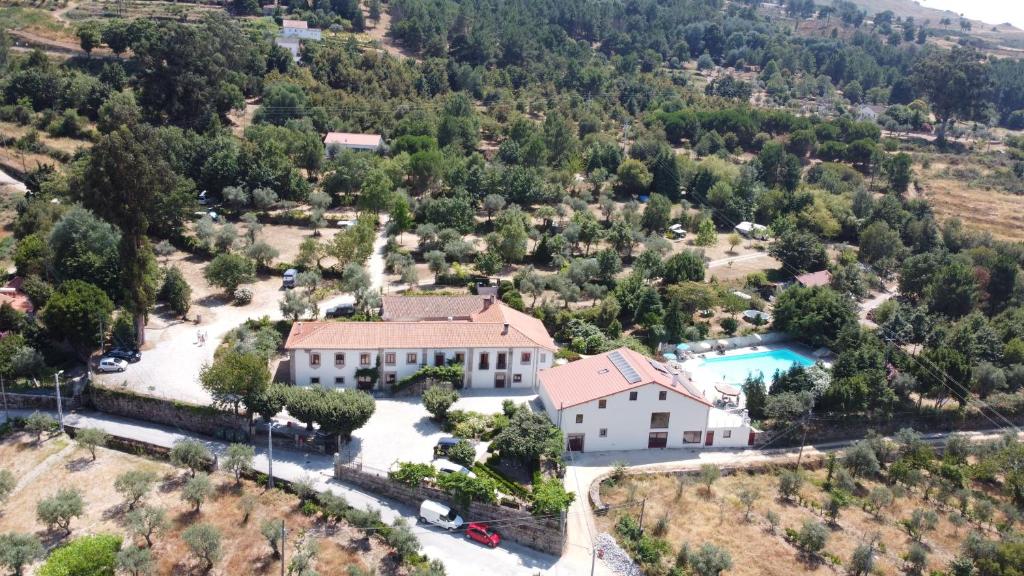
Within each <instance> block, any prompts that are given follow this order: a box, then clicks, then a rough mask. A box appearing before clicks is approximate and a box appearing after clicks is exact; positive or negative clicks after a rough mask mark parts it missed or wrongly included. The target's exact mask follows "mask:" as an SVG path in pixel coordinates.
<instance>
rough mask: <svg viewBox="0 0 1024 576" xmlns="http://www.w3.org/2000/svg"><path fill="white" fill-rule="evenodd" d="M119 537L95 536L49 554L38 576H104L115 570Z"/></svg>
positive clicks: (84, 537)
mask: <svg viewBox="0 0 1024 576" xmlns="http://www.w3.org/2000/svg"><path fill="white" fill-rule="evenodd" d="M120 549H121V537H120V536H117V535H114V534H97V535H95V536H83V537H81V538H76V539H74V540H72V541H71V542H69V543H68V544H66V545H64V546H61V547H60V548H57V549H56V550H54V551H53V553H52V554H50V557H49V558H47V560H46V562H45V563H44V564H43V565H42V566H41V567H40V568H39V571H38V572H37V573H36V574H38V576H107V575H113V574H114V569H115V568H116V567H117V551H118V550H120Z"/></svg>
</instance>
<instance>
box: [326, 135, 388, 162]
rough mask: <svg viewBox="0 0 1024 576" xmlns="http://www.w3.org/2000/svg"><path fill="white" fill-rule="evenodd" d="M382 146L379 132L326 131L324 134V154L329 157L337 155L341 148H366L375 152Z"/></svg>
mask: <svg viewBox="0 0 1024 576" xmlns="http://www.w3.org/2000/svg"><path fill="white" fill-rule="evenodd" d="M382 148H384V138H383V137H382V136H381V135H380V134H352V133H349V132H328V133H327V135H326V136H324V154H326V155H327V156H328V157H329V158H333V157H335V156H337V155H338V153H339V152H341V151H342V150H368V151H371V152H377V151H378V150H381V149H382Z"/></svg>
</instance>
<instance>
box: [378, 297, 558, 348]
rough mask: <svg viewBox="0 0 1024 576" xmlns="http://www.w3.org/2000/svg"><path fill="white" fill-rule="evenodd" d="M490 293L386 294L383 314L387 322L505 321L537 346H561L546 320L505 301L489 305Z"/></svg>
mask: <svg viewBox="0 0 1024 576" xmlns="http://www.w3.org/2000/svg"><path fill="white" fill-rule="evenodd" d="M488 298H489V296H476V295H467V296H385V297H384V299H383V312H382V318H383V319H384V320H385V321H387V322H396V321H398V322H423V321H447V320H448V318H452V320H455V321H467V322H472V323H473V324H494V325H497V326H502V325H503V324H505V323H508V325H509V326H510V327H511V328H512V329H513V330H516V331H518V332H519V333H520V334H522V335H523V336H525V337H526V338H528V339H530V340H532V341H533V342H535V343H536V345H537V346H540V347H542V348H547V349H549V350H555V349H557V348H558V346H557V345H556V344H555V341H554V339H552V338H551V336H550V335H549V334H548V331H547V329H546V328H544V323H543V322H541V321H540V320H538V319H537V318H534V317H533V316H530V315H529V314H523V313H522V312H519V311H518V310H513V309H512V308H509V307H508V306H506V305H505V304H503V303H502V302H501V301H496V302H494V303H493V304H491V305H490V306H488V305H487V299H488Z"/></svg>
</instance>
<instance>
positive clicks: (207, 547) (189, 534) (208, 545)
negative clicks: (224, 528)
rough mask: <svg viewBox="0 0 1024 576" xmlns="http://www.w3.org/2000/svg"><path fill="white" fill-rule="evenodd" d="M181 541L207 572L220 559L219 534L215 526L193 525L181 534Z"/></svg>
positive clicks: (205, 524)
mask: <svg viewBox="0 0 1024 576" xmlns="http://www.w3.org/2000/svg"><path fill="white" fill-rule="evenodd" d="M181 539H182V540H184V541H185V545H186V546H188V550H189V552H190V553H191V554H192V555H193V556H195V557H196V559H197V560H199V561H200V562H202V563H203V565H204V566H203V568H204V569H205V570H206V571H207V572H208V571H209V570H210V569H212V568H213V565H214V564H216V563H217V560H219V559H220V554H221V549H220V548H221V534H220V530H218V529H217V527H216V526H214V525H212V524H207V523H205V522H203V523H200V524H193V525H192V526H189V527H188V528H186V529H185V531H184V532H182V533H181Z"/></svg>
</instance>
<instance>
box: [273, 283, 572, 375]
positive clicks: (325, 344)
mask: <svg viewBox="0 0 1024 576" xmlns="http://www.w3.org/2000/svg"><path fill="white" fill-rule="evenodd" d="M443 300H446V299H445V298H441V299H438V298H432V297H423V298H418V297H406V298H401V297H391V298H388V299H386V300H385V305H384V318H385V320H386V321H384V322H330V321H323V322H296V323H295V324H294V325H293V326H292V330H291V333H290V334H289V335H288V341H287V342H286V343H285V349H286V350H287V351H288V355H289V358H290V370H291V378H292V382H293V383H294V384H296V385H300V386H309V385H313V386H315V385H323V386H327V387H332V386H333V387H336V388H360V389H372V388H373V387H374V380H376V381H377V384H376V387H377V388H381V389H386V388H387V387H388V386H390V385H392V384H395V383H397V382H398V381H399V380H401V379H403V378H405V377H408V376H411V375H413V374H415V373H416V372H417V371H418V370H419V369H420V368H421V367H423V366H427V365H433V366H444V365H446V364H449V363H459V364H462V365H463V367H464V372H465V376H464V386H465V387H466V388H506V387H508V388H535V387H536V383H537V373H538V371H539V370H541V369H543V368H547V367H549V366H551V364H552V363H553V362H554V354H555V352H556V351H557V346H555V342H554V340H552V339H551V336H549V335H548V333H547V330H546V329H545V328H544V324H543V323H541V321H540V320H538V319H536V318H534V317H532V316H528V315H526V314H523V313H522V312H518V311H516V310H513V309H511V308H509V307H507V306H505V305H504V304H502V303H501V302H496V301H495V299H494V297H493V296H485V297H479V296H472V297H464V298H463V297H456V298H455V299H454V300H453V301H452V302H449V303H447V304H446V303H444V302H443ZM473 307H475V309H473V310H471V308H473ZM391 310H395V311H400V312H397V313H398V314H400V316H397V317H396V316H391V317H390V318H400V319H397V320H394V321H387V320H389V311H391ZM459 310H463V311H466V312H465V313H464V314H451V313H449V311H459ZM436 314H442V316H441V317H440V318H444V319H439V318H437V317H436ZM449 317H450V318H451V319H450V320H449V319H448V318H449ZM428 318H429V319H428ZM368 368H369V369H375V370H377V371H378V377H377V378H373V377H372V376H368V375H367V374H366V372H365V369H368Z"/></svg>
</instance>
